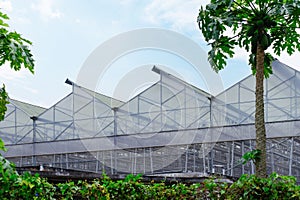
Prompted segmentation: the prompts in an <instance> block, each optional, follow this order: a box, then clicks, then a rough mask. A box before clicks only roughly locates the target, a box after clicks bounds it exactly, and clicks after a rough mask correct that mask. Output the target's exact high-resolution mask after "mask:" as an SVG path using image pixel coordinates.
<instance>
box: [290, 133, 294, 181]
mask: <svg viewBox="0 0 300 200" xmlns="http://www.w3.org/2000/svg"><path fill="white" fill-rule="evenodd" d="M291 143H292V144H291V149H290V159H289V176H292V166H293V151H294V138H293V137H292V139H291Z"/></svg>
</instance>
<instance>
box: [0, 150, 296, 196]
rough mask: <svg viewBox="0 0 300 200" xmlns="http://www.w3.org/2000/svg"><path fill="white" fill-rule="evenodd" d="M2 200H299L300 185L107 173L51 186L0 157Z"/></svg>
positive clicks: (282, 180) (273, 179)
mask: <svg viewBox="0 0 300 200" xmlns="http://www.w3.org/2000/svg"><path fill="white" fill-rule="evenodd" d="M0 196H1V199H4V200H7V199H19V200H20V199H45V200H46V199H50V200H51V199H91V200H92V199H94V200H96V199H103V200H104V199H149V200H150V199H154V200H156V199H157V200H159V199H163V200H167V199H235V200H237V199H300V186H298V185H296V179H295V178H294V177H289V176H279V175H278V174H275V173H273V174H271V175H270V176H269V177H268V178H258V177H256V176H255V175H242V176H241V177H240V178H239V179H238V180H237V181H236V182H234V183H233V184H232V185H229V184H226V183H223V182H220V180H218V179H216V178H211V179H207V180H205V181H204V182H203V183H194V184H184V183H179V182H176V183H173V184H167V183H165V182H159V183H155V182H150V183H145V182H142V179H141V177H140V175H138V176H133V175H128V176H127V177H126V178H125V179H124V180H117V181H115V180H111V179H110V178H109V177H108V176H106V175H105V174H104V175H103V177H102V179H95V180H94V181H92V182H87V181H83V180H80V181H78V182H73V181H68V182H65V183H59V184H51V183H49V182H48V181H47V179H45V178H42V177H40V176H39V175H38V174H35V175H31V174H29V173H25V174H22V175H19V174H18V173H17V172H16V170H15V167H14V165H13V164H12V163H10V162H9V161H7V160H6V159H5V158H3V157H2V156H1V154H0Z"/></svg>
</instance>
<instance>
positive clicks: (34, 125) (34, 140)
mask: <svg viewBox="0 0 300 200" xmlns="http://www.w3.org/2000/svg"><path fill="white" fill-rule="evenodd" d="M30 119H32V125H33V129H32V165H33V166H36V146H35V145H36V120H37V117H36V116H32V117H30Z"/></svg>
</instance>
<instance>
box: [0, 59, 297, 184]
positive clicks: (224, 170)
mask: <svg viewBox="0 0 300 200" xmlns="http://www.w3.org/2000/svg"><path fill="white" fill-rule="evenodd" d="M149 73H158V74H159V75H160V79H159V81H157V82H156V83H155V84H153V85H152V86H151V87H148V88H147V89H145V90H144V91H143V92H141V93H140V94H138V95H136V96H135V97H134V98H132V99H131V100H129V101H128V102H122V101H119V100H116V99H113V98H110V97H108V96H105V95H102V94H99V93H96V92H93V91H91V90H88V89H86V88H84V87H81V86H80V85H77V84H76V83H74V82H72V81H70V80H67V81H66V83H67V84H69V85H70V87H71V88H72V91H71V93H70V94H68V95H67V96H66V97H64V98H63V99H61V100H60V101H59V102H57V103H56V104H55V105H53V106H52V107H50V108H48V109H45V108H41V107H38V106H34V105H30V104H27V103H23V102H20V101H17V100H13V99H10V104H9V105H8V110H7V112H6V117H5V120H4V121H2V122H0V137H1V138H2V139H3V140H4V142H5V143H6V146H7V148H8V151H7V152H5V153H4V155H5V157H6V158H7V159H9V160H11V161H13V162H15V163H16V165H17V166H18V167H24V166H40V165H43V166H48V167H56V168H61V169H72V170H78V171H85V172H94V173H102V172H104V171H105V172H106V173H107V174H127V173H133V174H138V173H142V174H164V173H186V172H191V173H192V172H199V173H221V174H224V175H228V176H233V177H238V176H240V175H241V174H244V173H249V174H250V173H254V171H255V167H254V163H252V162H249V163H247V164H245V165H242V164H241V162H240V159H241V156H242V155H243V154H244V153H246V152H248V151H250V150H252V149H254V148H255V127H254V115H255V88H254V87H255V77H253V76H252V75H249V76H248V77H246V78H245V79H243V80H242V81H240V82H238V83H236V84H235V85H233V86H232V87H230V88H228V89H227V90H225V91H223V92H221V93H220V94H218V95H216V96H212V95H211V94H209V93H207V92H205V91H203V90H201V89H199V88H196V87H194V86H193V85H190V84H188V83H186V82H184V81H182V80H180V79H179V78H177V77H175V76H173V75H171V74H168V73H167V72H165V71H162V70H160V69H159V68H157V67H153V72H149ZM264 97H265V121H266V131H267V138H268V139H267V154H268V155H267V163H268V164H267V165H268V167H267V171H268V173H271V172H273V171H275V172H278V173H279V174H283V175H294V176H295V177H297V178H298V179H299V178H300V129H299V127H300V106H298V102H299V101H300V72H298V71H297V70H295V69H292V68H290V67H289V66H286V65H285V64H283V63H281V62H279V61H274V62H273V74H272V75H271V76H270V78H268V79H265V95H264ZM299 103H300V102H299Z"/></svg>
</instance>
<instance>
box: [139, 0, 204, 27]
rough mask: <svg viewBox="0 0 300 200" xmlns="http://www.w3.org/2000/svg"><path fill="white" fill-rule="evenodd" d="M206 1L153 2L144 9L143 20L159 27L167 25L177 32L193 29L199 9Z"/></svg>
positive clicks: (171, 0)
mask: <svg viewBox="0 0 300 200" xmlns="http://www.w3.org/2000/svg"><path fill="white" fill-rule="evenodd" d="M207 3H208V1H207V0H204V1H198V0H186V1H182V0H168V1H166V0H154V1H152V2H151V3H150V4H148V5H147V6H146V8H145V16H144V17H145V20H146V21H148V22H150V23H152V24H154V25H159V24H161V23H163V24H169V25H170V26H171V28H172V29H176V30H179V31H182V30H187V29H188V30H190V29H191V28H195V27H197V26H195V25H196V20H197V16H198V13H199V8H200V6H201V5H204V4H207Z"/></svg>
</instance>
